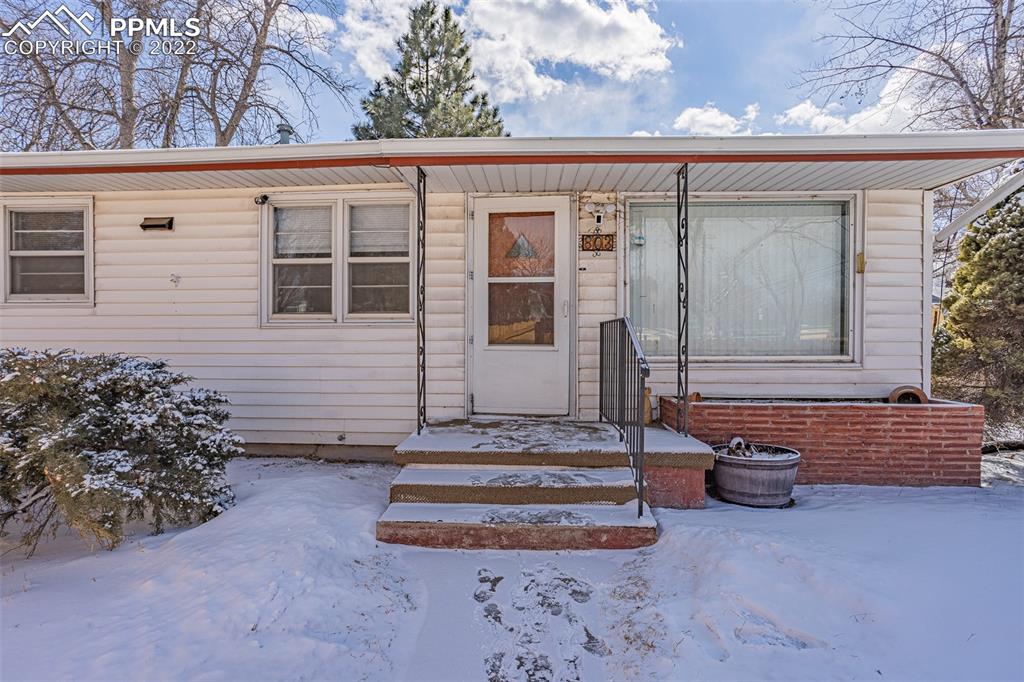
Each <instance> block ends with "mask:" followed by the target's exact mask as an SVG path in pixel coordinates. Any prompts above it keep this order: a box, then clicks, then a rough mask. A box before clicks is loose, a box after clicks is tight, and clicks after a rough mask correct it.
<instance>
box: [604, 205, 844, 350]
mask: <svg viewBox="0 0 1024 682" xmlns="http://www.w3.org/2000/svg"><path fill="white" fill-rule="evenodd" d="M689 200H690V205H691V206H693V205H694V204H698V203H700V202H702V201H703V202H723V201H736V202H749V201H756V202H765V203H767V202H772V201H777V202H786V201H820V202H826V203H832V202H837V201H845V202H847V205H848V206H849V228H850V229H849V232H850V234H849V236H848V238H849V240H850V241H849V244H848V248H849V251H848V258H847V264H846V266H847V282H848V286H847V291H846V296H847V301H846V303H847V320H846V324H847V334H848V336H849V338H848V342H847V349H846V352H845V353H843V354H840V355H784V356H779V355H713V356H707V355H705V356H697V355H691V356H690V366H691V368H692V367H693V366H694V365H695V364H698V365H705V366H715V365H720V364H724V363H742V364H744V365H758V366H761V367H768V366H785V365H793V364H797V365H800V366H809V365H815V364H817V365H822V366H829V367H848V368H857V369H859V368H860V363H861V358H863V334H862V330H863V310H864V306H863V297H864V275H863V274H861V273H858V272H857V254H858V253H860V252H862V251H863V250H864V211H863V206H864V194H863V192H861V191H855V190H844V191H832V192H813V193H811V192H690V195H689ZM622 201H623V204H624V206H625V211H624V212H625V215H624V217H623V220H622V225H621V235H620V239H621V241H622V243H623V244H624V245H625V248H624V249H623V262H622V274H623V277H622V280H623V282H624V284H625V291H624V292H623V299H622V306H623V309H624V310H626V311H627V312H626V314H627V315H629V314H630V312H631V311H630V310H629V301H630V294H629V287H630V286H632V283H631V282H630V267H629V250H630V249H631V248H632V245H631V243H630V240H629V226H630V220H631V217H630V205H631V204H633V203H652V202H668V203H670V204H674V203H675V194H669V193H664V192H657V193H628V194H627V193H624V194H623V197H622ZM647 359H648V361H649V362H650V363H651V364H652V365H660V364H668V363H671V364H673V365H674V364H675V362H676V356H675V355H674V354H673V355H655V356H648V358H647Z"/></svg>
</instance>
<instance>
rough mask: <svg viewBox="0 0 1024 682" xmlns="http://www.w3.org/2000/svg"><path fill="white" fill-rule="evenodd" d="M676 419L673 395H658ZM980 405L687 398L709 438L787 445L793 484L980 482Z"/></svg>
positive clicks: (694, 426) (665, 416) (700, 433)
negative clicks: (794, 461) (792, 457)
mask: <svg viewBox="0 0 1024 682" xmlns="http://www.w3.org/2000/svg"><path fill="white" fill-rule="evenodd" d="M659 408H660V414H661V420H662V422H663V423H665V424H666V425H667V426H669V427H670V428H675V426H676V423H675V422H676V416H677V410H676V407H675V398H674V397H669V396H661V397H660V399H659ZM984 421H985V410H984V408H983V407H981V406H980V405H966V404H963V403H950V402H933V403H929V404H927V405H889V404H886V403H857V402H849V403H846V402H843V403H838V402H832V403H825V402H818V403H815V402H776V403H758V402H742V401H738V402H726V401H720V402H719V401H702V402H697V403H692V404H691V405H690V434H691V435H692V436H693V437H695V438H698V439H700V440H702V441H704V442H706V443H709V444H712V445H715V444H718V443H725V442H728V441H729V439H730V438H732V437H733V436H743V437H744V438H746V439H747V440H749V441H753V442H764V443H775V444H778V445H785V446H787V447H791V448H795V449H797V450H799V451H800V454H801V455H802V458H801V462H800V469H799V471H798V473H797V483H856V484H866V485H913V486H921V485H972V486H977V485H981V431H982V426H983V424H984Z"/></svg>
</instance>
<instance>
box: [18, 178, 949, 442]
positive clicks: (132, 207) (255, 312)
mask: <svg viewBox="0 0 1024 682" xmlns="http://www.w3.org/2000/svg"><path fill="white" fill-rule="evenodd" d="M315 189H316V188H305V190H306V192H307V193H309V194H316V193H317V192H315V191H314V190H315ZM368 189H372V188H368V187H366V186H362V187H348V188H346V187H336V188H327V189H320V190H319V193H320V194H321V195H322V194H323V193H326V192H331V191H333V192H335V193H348V194H351V195H353V197H354V195H355V194H356V193H362V192H365V191H366V190H368ZM380 190H381V191H380V194H381V198H380V199H379V200H377V201H376V203H386V202H390V201H396V200H397V197H398V196H399V195H401V196H404V197H405V198H406V199H405V200H406V201H408V196H409V192H408V190H407V189H406V188H403V187H401V186H396V185H385V186H382V187H381V188H380ZM374 191H376V190H374ZM255 193H256V191H254V190H251V189H238V190H173V191H160V192H152V191H119V192H104V193H99V194H96V195H95V198H94V202H90V201H89V200H88V199H86V200H83V199H81V198H80V197H79V198H76V199H75V200H76V201H77V202H78V203H79V204H84V205H90V204H93V205H94V209H93V211H92V212H93V213H94V217H93V218H92V219H91V220H87V221H86V222H87V228H88V229H93V227H94V229H95V233H94V235H91V237H90V238H89V239H88V241H87V246H88V245H89V244H90V243H94V244H95V254H94V258H95V293H94V298H95V305H89V306H86V305H83V306H80V307H74V306H69V305H64V306H58V307H52V306H50V305H48V304H36V303H25V304H18V305H17V306H13V305H8V306H4V307H3V308H2V309H0V344H2V345H4V346H28V347H35V348H46V347H51V348H59V347H73V348H77V349H79V350H82V351H85V352H100V351H107V352H111V351H122V352H127V353H136V354H141V355H148V356H150V357H159V358H166V359H167V360H169V361H170V362H171V364H172V366H173V367H175V368H176V369H178V370H181V371H184V372H187V373H188V374H191V375H192V376H195V377H196V382H197V383H198V384H199V385H202V386H206V387H209V388H212V389H216V390H220V391H223V392H224V393H226V394H227V396H228V397H229V398H230V400H231V403H232V404H231V408H230V409H231V411H232V415H233V417H232V420H231V426H232V427H233V428H235V429H236V430H238V432H239V433H240V434H241V435H242V436H243V437H245V438H246V439H247V440H248V441H249V442H252V443H282V444H285V443H296V444H323V445H335V444H338V443H340V442H342V441H340V440H339V437H340V436H343V437H344V441H343V442H344V443H345V444H347V445H394V444H396V443H398V442H399V441H400V440H401V439H402V438H404V437H405V436H407V435H408V434H409V433H410V432H411V431H412V430H413V429H414V428H415V420H416V409H415V406H416V327H415V325H414V324H412V322H411V321H410V320H408V319H407V320H405V321H401V322H390V323H382V322H376V321H367V322H356V321H341V320H338V321H328V322H326V323H316V324H314V323H308V324H301V323H298V322H295V323H293V322H290V321H289V322H287V323H282V324H266V320H265V319H263V318H264V316H265V315H266V314H267V312H268V311H269V304H268V302H267V298H266V297H267V296H268V295H269V291H266V290H265V291H262V292H261V282H266V281H267V274H266V273H265V272H263V271H261V268H262V267H264V265H266V264H268V261H267V260H265V259H264V258H265V257H266V255H267V254H264V256H263V257H261V248H263V249H266V248H268V246H269V239H268V238H266V237H265V235H263V234H262V233H261V217H260V213H261V211H260V208H259V207H258V206H256V205H255V204H254V203H253V198H254V195H255ZM280 194H287V193H286V192H281V193H280ZM376 196H377V195H376V194H374V195H372V196H370V197H369V198H367V196H366V195H365V194H360V197H361V198H360V201H370V202H373V198H374V197H376ZM587 196H588V195H587V194H585V195H583V196H581V197H580V202H581V203H584V202H585V201H586V197H587ZM593 196H599V197H600V198H599V199H594V200H595V201H601V202H608V201H611V202H615V201H616V200H617V197H616V195H615V194H611V193H602V194H600V195H593ZM33 201H34V202H35V203H37V204H38V203H39V199H31V198H29V197H24V196H8V197H3V198H0V202H7V203H8V204H9V205H14V204H15V202H17V203H20V204H24V203H31V202H33ZM44 201H46V202H51V201H53V198H50V197H47V198H44ZM65 201H68V200H65ZM308 203H309V202H308V200H307V204H308ZM313 203H316V202H313ZM47 205H51V204H47ZM923 205H924V196H923V193H922V192H920V191H868V192H864V193H863V195H862V199H861V200H860V201H859V202H858V206H862V207H863V211H862V213H863V215H862V217H861V218H862V222H863V226H862V228H861V229H862V230H863V232H862V233H859V235H858V243H857V245H856V247H855V249H854V252H856V251H860V250H866V254H867V271H866V273H865V274H863V275H856V287H855V296H854V313H853V318H852V319H851V322H852V323H853V324H852V326H853V342H852V351H853V355H854V358H853V361H852V362H845V363H828V362H820V363H804V364H801V363H786V362H763V363H761V362H758V363H750V362H747V363H736V362H729V361H720V362H713V363H712V362H699V363H694V364H693V365H692V366H691V372H690V378H691V390H696V391H700V392H701V393H703V394H704V395H708V396H732V397H743V396H764V397H836V396H844V397H879V396H882V395H885V394H887V393H888V391H889V390H890V389H891V388H892V387H894V386H896V385H900V384H911V385H922V383H923V376H922V373H923V372H925V371H926V370H925V362H924V357H925V355H926V354H927V352H928V349H927V347H926V344H927V341H926V339H927V333H926V329H925V325H924V321H925V317H924V315H923V312H922V311H923V310H924V305H925V300H926V299H925V298H924V297H925V281H926V280H927V279H928V277H927V276H926V275H927V273H926V268H925V260H924V258H925V253H926V247H925V244H924V242H923V235H924V230H925V229H926V226H925V224H924V223H925V222H926V220H930V219H926V217H925V216H924V214H923V212H922V207H923ZM465 207H466V197H465V195H464V194H460V193H453V194H433V193H432V194H429V195H428V197H427V207H426V208H427V234H426V260H427V264H426V270H427V275H426V301H427V302H426V337H427V391H428V394H427V407H428V417H429V418H431V419H438V418H459V417H463V416H464V415H465V408H466V404H465V396H466V336H467V331H466V305H467V301H466V297H467V288H466V284H467V280H466V272H467V271H466V243H467V241H466V240H467V233H466V210H465ZM148 215H149V216H151V215H160V216H173V217H174V230H173V231H170V232H164V231H151V232H143V231H142V230H140V229H139V222H140V221H141V219H142V218H143V217H145V216H148ZM623 216H624V214H623V212H622V205H621V203H620V204H619V212H618V213H617V214H616V216H615V221H614V222H610V221H606V224H605V225H604V226H603V230H604V231H606V232H613V231H618V235H619V252H618V253H604V254H599V255H598V256H597V257H594V256H593V255H592V254H590V253H578V255H577V262H576V266H577V271H578V276H577V297H576V306H575V307H576V311H577V324H578V329H577V340H578V354H577V363H578V364H577V369H578V389H577V395H578V405H579V417H580V418H582V419H596V417H597V414H596V406H597V393H598V387H597V365H598V360H597V359H598V348H597V345H598V324H599V323H600V321H602V320H606V319H609V318H612V317H615V316H616V315H619V314H622V310H623V308H622V307H621V304H620V303H618V301H619V297H620V296H621V295H622V291H623V288H622V281H623V279H624V277H623V272H622V269H621V264H619V262H618V259H619V257H620V256H621V255H622V253H623V252H622V249H623V248H624V247H625V244H624V241H625V239H626V237H625V234H626V232H625V230H624V229H623V228H624V225H623V223H624V220H622V218H623ZM593 229H594V224H593V218H592V216H590V214H588V213H585V212H584V211H582V210H581V212H580V213H579V225H578V230H579V232H580V233H584V232H590V231H592V230H593ZM261 238H264V242H263V246H261ZM342 245H343V242H341V243H339V244H338V246H337V248H336V253H337V255H338V258H339V259H340V258H341V257H342V256H343V255H344V254H343V253H342V252H343V251H344V247H343V246H342ZM905 247H910V248H905ZM928 256H929V257H930V254H928ZM341 267H342V266H341V264H340V263H336V268H341ZM5 274H6V273H5ZM89 284H90V287H91V281H90V283H89ZM337 289H338V290H339V291H338V300H336V302H335V304H336V307H335V310H336V311H337V310H338V309H339V307H337V304H338V303H339V301H343V300H344V296H343V283H342V282H341V281H340V279H339V281H338V287H337ZM927 295H928V296H929V297H930V291H929V292H927ZM928 300H930V298H929V299H928ZM261 303H262V306H263V307H262V308H261ZM652 364H653V366H652V377H651V381H650V383H651V385H652V389H653V392H654V393H655V394H658V393H665V394H668V393H674V392H675V366H674V362H662V361H655V362H653V363H652Z"/></svg>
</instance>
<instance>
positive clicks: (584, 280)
mask: <svg viewBox="0 0 1024 682" xmlns="http://www.w3.org/2000/svg"><path fill="white" fill-rule="evenodd" d="M587 196H588V195H586V194H584V195H582V196H581V198H580V201H581V202H583V201H586V200H587V199H586V197H587ZM594 196H599V197H600V199H594V201H598V200H600V201H605V200H612V201H614V197H615V195H613V194H601V195H594ZM860 197H861V198H860V199H859V200H858V201H857V204H856V208H855V211H856V210H857V208H860V210H861V211H862V214H863V215H862V217H861V218H860V219H859V221H858V222H860V223H861V224H860V225H859V226H858V227H856V228H855V229H856V230H857V238H856V241H855V244H854V248H853V252H852V253H853V254H855V253H856V252H858V251H864V252H865V255H866V272H865V273H864V274H855V275H853V277H854V295H853V304H852V305H853V310H852V312H851V319H850V322H851V325H850V326H851V339H852V342H851V352H852V355H853V359H852V362H851V361H846V362H832V361H821V362H807V361H798V362H792V361H783V360H780V361H761V362H751V361H749V360H747V361H732V360H720V361H715V362H700V361H694V362H691V364H690V390H691V391H699V392H700V393H701V394H703V395H705V396H715V397H737V398H743V397H763V398H832V397H850V398H878V397H882V396H885V395H888V393H889V391H890V390H892V389H893V388H894V387H896V386H900V385H903V384H909V385H913V386H924V385H927V376H926V373H927V371H928V369H927V357H928V354H929V353H930V352H931V349H930V347H929V339H930V334H929V331H930V330H929V329H928V328H927V327H926V325H925V322H924V321H925V317H924V315H923V314H922V311H923V310H924V309H925V306H926V305H929V306H930V300H931V290H930V283H931V282H930V261H926V260H925V258H926V255H927V257H928V258H930V256H931V254H930V251H927V249H926V247H925V244H924V239H925V234H926V230H929V229H930V225H931V216H930V215H926V214H925V213H924V208H925V198H926V197H925V193H923V192H921V191H919V190H884V191H882V190H877V191H866V192H864V193H862V194H861V195H860ZM619 210H620V213H619V215H620V216H621V215H622V213H621V211H622V204H621V203H620V204H619ZM579 215H580V225H579V231H580V233H585V232H590V231H592V229H593V220H592V217H590V216H589V214H587V213H585V212H583V211H582V210H581V212H580V214H579ZM588 219H589V220H588ZM617 222H618V225H617V228H618V235H619V240H620V244H621V243H623V241H624V240H626V239H628V236H627V235H628V229H626V226H625V225H624V221H622V220H619V221H617ZM626 248H628V246H627V247H626ZM926 252H927V253H926ZM578 265H579V270H580V272H579V278H578V287H577V306H578V310H579V318H578V319H579V333H578V338H579V345H578V349H579V351H578V355H577V363H578V367H579V405H580V410H579V416H580V418H581V419H585V420H594V419H597V396H598V385H597V366H598V342H597V339H598V336H597V335H598V326H597V325H598V323H599V322H600V320H604V319H610V318H612V317H615V316H616V315H621V314H623V310H624V308H623V305H622V303H621V301H619V303H618V304H616V296H615V292H616V280H618V281H619V282H621V281H622V279H623V274H624V273H623V271H622V268H623V267H624V264H622V263H620V264H619V268H620V269H619V270H617V269H616V267H615V261H614V260H613V259H611V258H609V257H598V258H594V257H592V254H589V253H580V254H579V262H578ZM926 266H927V267H926ZM584 268H585V270H584ZM620 286H621V285H620ZM675 368H676V364H675V360H674V358H664V359H657V358H654V359H652V360H651V378H650V379H649V381H648V385H649V386H650V387H651V390H652V393H653V394H655V395H658V394H675V391H676V371H675Z"/></svg>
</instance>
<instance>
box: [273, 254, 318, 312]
mask: <svg viewBox="0 0 1024 682" xmlns="http://www.w3.org/2000/svg"><path fill="white" fill-rule="evenodd" d="M332 268H333V266H332V265H331V264H329V263H325V264H316V265H280V264H277V265H274V312H275V313H281V314H286V315H297V314H324V315H329V314H330V312H331V270H332Z"/></svg>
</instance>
